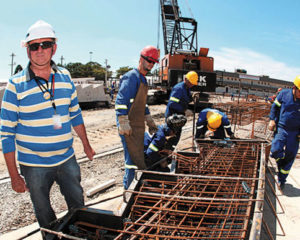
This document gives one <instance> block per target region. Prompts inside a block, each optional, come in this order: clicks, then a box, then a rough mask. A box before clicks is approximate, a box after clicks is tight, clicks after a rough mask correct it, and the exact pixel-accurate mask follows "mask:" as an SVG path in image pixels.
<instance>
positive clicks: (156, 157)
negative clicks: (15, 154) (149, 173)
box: [144, 113, 187, 172]
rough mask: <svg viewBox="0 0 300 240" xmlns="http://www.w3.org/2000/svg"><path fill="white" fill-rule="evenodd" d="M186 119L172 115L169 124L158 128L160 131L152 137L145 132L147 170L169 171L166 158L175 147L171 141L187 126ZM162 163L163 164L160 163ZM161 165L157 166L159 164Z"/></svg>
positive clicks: (182, 116)
mask: <svg viewBox="0 0 300 240" xmlns="http://www.w3.org/2000/svg"><path fill="white" fill-rule="evenodd" d="M186 121H187V119H186V117H185V116H184V115H177V114H176V113H175V114H174V115H171V116H169V117H168V118H167V123H166V124H163V125H160V126H158V130H157V131H156V132H155V133H154V134H153V135H150V134H149V133H148V132H145V136H144V154H145V161H146V163H147V168H150V170H155V171H163V172H164V171H169V170H170V169H169V168H168V167H167V165H168V161H167V159H165V160H163V161H161V159H164V158H166V157H167V156H168V155H169V154H170V153H171V152H172V151H173V150H174V146H172V145H170V144H169V142H168V141H169V139H170V138H171V137H173V136H175V134H176V133H177V131H179V130H180V129H181V128H182V127H183V126H184V125H185V124H186ZM159 161H161V162H159ZM158 162H159V164H156V163H158Z"/></svg>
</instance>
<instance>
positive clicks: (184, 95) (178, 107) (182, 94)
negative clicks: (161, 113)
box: [165, 82, 192, 118]
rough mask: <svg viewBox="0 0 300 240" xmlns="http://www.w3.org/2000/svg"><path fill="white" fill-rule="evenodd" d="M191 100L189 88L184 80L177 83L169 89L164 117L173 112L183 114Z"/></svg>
mask: <svg viewBox="0 0 300 240" xmlns="http://www.w3.org/2000/svg"><path fill="white" fill-rule="evenodd" d="M191 101H192V96H191V90H190V89H189V88H188V87H187V86H186V85H185V83H184V82H180V83H177V84H176V85H175V86H174V87H173V89H172V91H171V94H170V98H169V102H168V105H167V109H166V112H165V117H166V118H167V117H169V116H171V115H172V114H174V113H177V114H183V115H185V111H186V110H187V108H188V104H189V103H190V102H191Z"/></svg>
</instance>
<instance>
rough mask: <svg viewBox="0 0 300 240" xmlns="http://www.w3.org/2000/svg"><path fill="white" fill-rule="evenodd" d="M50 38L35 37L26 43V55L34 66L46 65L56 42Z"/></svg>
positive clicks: (52, 53)
mask: <svg viewBox="0 0 300 240" xmlns="http://www.w3.org/2000/svg"><path fill="white" fill-rule="evenodd" d="M51 42H54V40H53V39H52V38H41V39H35V40H32V41H30V42H29V43H28V47H27V55H28V58H29V59H30V62H31V64H32V65H34V66H47V65H49V64H50V61H51V58H52V56H53V55H54V54H55V51H56V44H55V43H53V44H50V43H51ZM38 44H40V46H38Z"/></svg>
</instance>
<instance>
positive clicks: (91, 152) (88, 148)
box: [73, 124, 95, 160]
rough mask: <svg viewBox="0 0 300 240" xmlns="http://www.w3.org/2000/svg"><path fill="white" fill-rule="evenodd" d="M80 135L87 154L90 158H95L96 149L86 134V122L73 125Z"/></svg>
mask: <svg viewBox="0 0 300 240" xmlns="http://www.w3.org/2000/svg"><path fill="white" fill-rule="evenodd" d="M73 128H74V130H75V132H76V133H77V135H78V137H79V138H80V140H81V142H82V145H83V149H84V152H85V154H86V155H87V157H88V158H89V159H90V160H93V156H94V155H95V151H94V149H93V148H92V147H91V145H90V143H89V140H88V138H87V135H86V130H85V126H84V124H79V125H77V126H75V127H73Z"/></svg>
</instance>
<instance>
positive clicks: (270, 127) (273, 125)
mask: <svg viewBox="0 0 300 240" xmlns="http://www.w3.org/2000/svg"><path fill="white" fill-rule="evenodd" d="M275 126H276V123H275V121H274V120H270V122H269V125H268V129H269V130H270V131H274V130H275Z"/></svg>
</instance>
